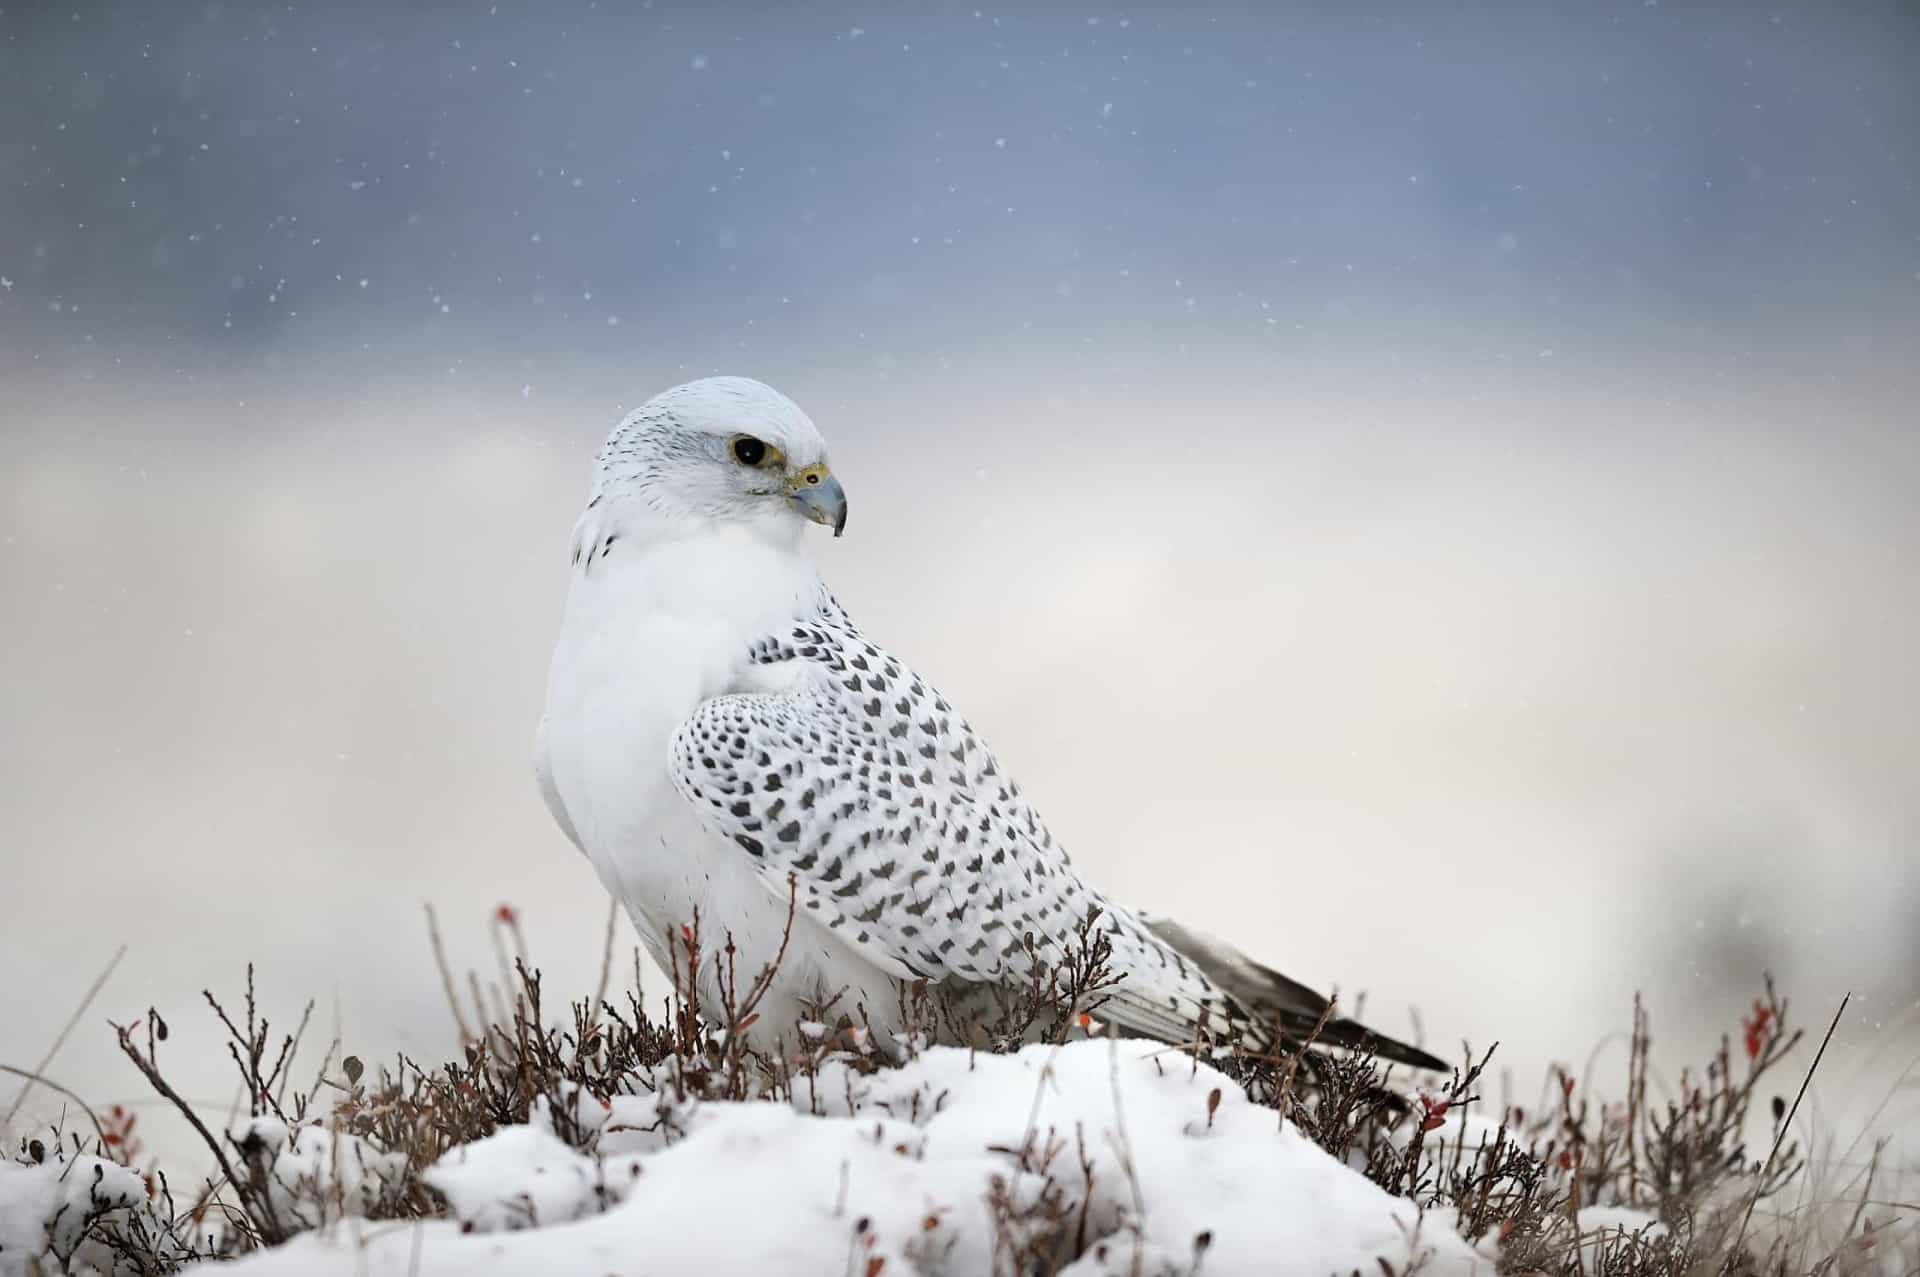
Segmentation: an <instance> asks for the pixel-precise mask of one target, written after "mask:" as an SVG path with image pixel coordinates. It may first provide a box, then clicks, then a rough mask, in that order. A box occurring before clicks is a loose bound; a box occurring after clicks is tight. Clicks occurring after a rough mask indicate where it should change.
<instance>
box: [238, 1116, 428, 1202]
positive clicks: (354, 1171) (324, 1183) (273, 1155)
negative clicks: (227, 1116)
mask: <svg viewBox="0 0 1920 1277" xmlns="http://www.w3.org/2000/svg"><path fill="white" fill-rule="evenodd" d="M238 1138H239V1140H240V1147H241V1149H242V1150H243V1154H244V1156H246V1157H248V1158H249V1159H252V1158H269V1159H271V1166H272V1174H271V1175H269V1176H268V1177H267V1196H268V1198H269V1200H270V1202H271V1204H272V1206H273V1210H274V1213H275V1215H276V1216H277V1217H278V1219H279V1220H280V1222H281V1223H282V1225H283V1226H286V1227H289V1228H291V1227H295V1226H298V1227H304V1228H315V1227H318V1226H320V1225H322V1224H327V1223H331V1222H333V1221H335V1220H337V1219H339V1218H341V1217H343V1216H358V1215H367V1214H370V1213H371V1212H372V1211H373V1210H374V1208H375V1207H377V1206H379V1205H380V1204H381V1203H382V1202H383V1201H385V1200H386V1198H387V1197H388V1196H390V1195H391V1194H394V1193H396V1192H398V1191H399V1190H400V1188H401V1184H402V1180H403V1178H404V1177H405V1175H406V1171H407V1159H406V1156H405V1155H404V1154H401V1153H381V1152H377V1151H375V1149H374V1148H373V1147H372V1146H371V1145H369V1144H367V1143H366V1142H365V1141H363V1140H361V1139H359V1138H357V1137H355V1136H352V1135H348V1134H345V1133H336V1132H334V1131H331V1130H328V1129H327V1128H326V1127H325V1126H320V1125H311V1126H302V1127H300V1128H299V1129H297V1130H289V1129H288V1128H287V1125H286V1123H284V1122H282V1121H280V1120H279V1119H277V1118H272V1117H256V1118H254V1119H252V1120H251V1121H250V1122H248V1123H247V1124H246V1125H245V1127H243V1128H242V1131H241V1134H240V1135H239V1137H238Z"/></svg>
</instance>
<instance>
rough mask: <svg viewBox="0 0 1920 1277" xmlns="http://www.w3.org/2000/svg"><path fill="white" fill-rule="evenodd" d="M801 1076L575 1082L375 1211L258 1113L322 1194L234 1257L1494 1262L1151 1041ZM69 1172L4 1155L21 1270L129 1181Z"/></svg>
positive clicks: (413, 1269)
mask: <svg viewBox="0 0 1920 1277" xmlns="http://www.w3.org/2000/svg"><path fill="white" fill-rule="evenodd" d="M797 1092H798V1093H797V1094H796V1095H795V1096H794V1098H793V1102H792V1103H791V1104H790V1105H788V1104H775V1103H719V1102H707V1103H698V1102H679V1101H675V1100H674V1099H673V1097H672V1096H671V1095H670V1094H669V1093H668V1092H666V1091H660V1092H655V1093H651V1094H644V1095H637V1096H623V1097H619V1098H617V1099H615V1100H614V1101H613V1102H612V1104H611V1105H610V1106H602V1105H601V1104H600V1102H599V1101H596V1100H593V1099H591V1098H589V1097H585V1096H581V1097H579V1099H578V1100H577V1101H576V1106H577V1108H578V1110H579V1116H580V1117H581V1119H582V1122H581V1126H582V1128H583V1129H584V1130H586V1131H587V1132H588V1138H587V1139H586V1141H585V1147H584V1148H576V1147H574V1146H573V1145H571V1144H569V1143H567V1142H566V1141H563V1140H562V1139H560V1138H559V1137H558V1136H557V1135H556V1134H555V1133H554V1124H553V1122H552V1121H551V1115H550V1114H548V1113H546V1112H545V1111H537V1112H536V1114H535V1120H534V1121H533V1122H531V1123H529V1124H528V1125H525V1126H515V1127H509V1128H506V1129H503V1130H500V1131H499V1132H497V1133H495V1134H494V1135H492V1136H491V1137H489V1138H487V1139H484V1140H481V1141H479V1142H477V1143H474V1144H471V1145H468V1146H465V1147H462V1148H456V1149H454V1150H453V1151H451V1152H450V1153H448V1154H447V1155H446V1156H445V1157H444V1158H442V1159H441V1160H440V1162H439V1163H438V1164H437V1165H436V1166H434V1167H433V1168H432V1169H431V1170H429V1171H428V1172H427V1174H426V1176H425V1178H426V1181H427V1183H428V1184H430V1185H431V1186H432V1187H433V1188H434V1189H435V1190H436V1191H437V1192H439V1193H440V1194H441V1195H442V1196H444V1197H445V1199H446V1200H447V1203H448V1205H449V1208H450V1215H451V1218H449V1219H446V1220H437V1221H433V1222H428V1223H412V1222H393V1223H387V1222H377V1221H370V1220H368V1219H366V1218H365V1213H366V1211H367V1209H369V1208H370V1207H372V1206H373V1205H375V1204H376V1203H377V1202H378V1200H379V1194H380V1192H381V1191H383V1185H384V1184H386V1183H387V1182H389V1179H390V1176H389V1170H390V1168H389V1167H387V1166H386V1165H385V1164H384V1163H381V1162H377V1161H373V1160H370V1155H369V1154H368V1153H367V1151H366V1150H365V1149H363V1148H361V1147H359V1146H358V1144H357V1142H356V1141H354V1140H352V1139H351V1137H340V1138H337V1139H335V1138H332V1137H330V1136H329V1135H328V1133H327V1132H325V1131H320V1130H313V1129H308V1130H304V1131H300V1132H294V1133H289V1132H287V1131H285V1130H284V1129H283V1128H276V1129H274V1130H270V1131H264V1132H260V1134H261V1135H262V1138H263V1140H264V1141H265V1144H264V1147H265V1148H266V1149H267V1150H268V1153H263V1154H261V1155H269V1153H270V1155H272V1156H275V1158H276V1162H275V1170H276V1177H277V1178H279V1179H281V1180H284V1181H286V1182H287V1184H288V1185H290V1186H291V1187H292V1189H293V1197H294V1198H300V1197H305V1198H307V1199H308V1200H310V1201H318V1202H328V1201H330V1202H332V1203H333V1205H332V1206H331V1207H327V1206H321V1207H318V1208H312V1207H310V1208H308V1211H307V1214H308V1216H309V1217H310V1218H311V1219H312V1220H313V1222H317V1223H318V1224H319V1226H318V1227H317V1228H314V1229H312V1230H311V1231H308V1232H305V1233H303V1234H302V1235H301V1236H299V1237H297V1238H296V1239H295V1240H293V1241H291V1242H289V1243H287V1244H286V1245H283V1246H280V1247H278V1248H276V1249H273V1250H269V1251H264V1252H261V1253H258V1254H256V1255H254V1256H252V1257H250V1258H248V1259H246V1260H244V1261H242V1262H241V1263H240V1265H239V1266H238V1271H240V1272H244V1273H302V1274H306V1273H313V1274H329V1273H340V1274H349V1273H352V1274H361V1273H366V1274H385V1273H392V1274H396V1275H398V1274H425V1275H432V1274H486V1273H501V1274H505V1273H530V1272H540V1273H556V1274H557V1273H593V1274H600V1273H608V1272H635V1271H642V1272H660V1273H680V1272H696V1271H697V1272H701V1273H710V1274H713V1273H743V1274H744V1273H771V1272H779V1273H793V1274H811V1273H819V1274H833V1275H834V1277H841V1275H842V1274H848V1273H853V1274H859V1275H861V1277H882V1275H883V1274H956V1275H957V1274H985V1273H993V1272H1007V1271H1013V1270H1014V1266H1015V1264H1016V1256H1018V1255H1020V1254H1023V1253H1024V1254H1027V1255H1034V1254H1038V1253H1041V1252H1048V1253H1052V1254H1055V1255H1071V1254H1073V1253H1075V1252H1077V1253H1078V1254H1079V1258H1078V1259H1077V1260H1076V1261H1074V1262H1073V1263H1072V1265H1071V1266H1070V1267H1068V1268H1066V1269H1065V1270H1064V1271H1067V1272H1071V1273H1075V1274H1081V1275H1082V1277H1085V1275H1088V1274H1096V1273H1114V1274H1121V1273H1126V1274H1132V1273H1142V1274H1189V1273H1200V1272H1204V1273H1208V1274H1234V1273H1265V1274H1302V1275H1303V1277H1307V1275H1311V1277H1325V1275H1326V1274H1332V1273H1346V1272H1351V1271H1355V1270H1358V1271H1362V1272H1367V1273H1378V1272H1381V1271H1391V1272H1394V1273H1405V1272H1407V1271H1409V1269H1411V1268H1413V1267H1414V1266H1415V1265H1419V1266H1420V1270H1421V1271H1422V1272H1424V1273H1428V1274H1433V1275H1434V1277H1450V1275H1453V1274H1470V1273H1491V1272H1492V1270H1493V1266H1494V1265H1493V1261H1494V1258H1495V1257H1494V1255H1493V1254H1492V1253H1491V1252H1490V1251H1489V1252H1487V1253H1480V1252H1476V1251H1475V1250H1474V1249H1473V1248H1472V1247H1470V1246H1469V1245H1468V1244H1467V1243H1466V1242H1465V1241H1463V1240H1462V1239H1461V1238H1460V1237H1459V1236H1458V1235H1457V1233H1456V1232H1455V1229H1454V1221H1453V1220H1452V1219H1451V1218H1450V1217H1448V1216H1447V1215H1446V1214H1444V1213H1441V1212H1433V1213H1429V1214H1428V1215H1426V1216H1425V1217H1422V1216H1421V1215H1420V1213H1419V1212H1418V1211H1417V1210H1416V1209H1415V1208H1414V1206H1413V1204H1412V1203H1410V1202H1408V1201H1406V1200H1403V1199H1399V1198H1395V1197H1392V1196H1390V1195H1389V1194H1387V1193H1386V1192H1384V1191H1382V1190H1381V1189H1380V1188H1378V1187H1376V1186H1375V1185H1374V1184H1372V1183H1371V1182H1370V1181H1368V1180H1367V1179H1366V1178H1365V1177H1363V1176H1362V1175H1360V1174H1358V1173H1357V1172H1355V1171H1354V1170H1351V1169H1349V1168H1348V1167H1347V1166H1345V1165H1343V1164H1341V1163H1340V1162H1338V1161H1336V1160H1335V1159H1334V1158H1332V1157H1330V1156H1328V1155H1327V1154H1326V1153H1325V1152H1323V1151H1322V1150H1321V1149H1320V1148H1318V1147H1317V1146H1316V1145H1314V1144H1313V1143H1312V1142H1311V1141H1309V1140H1308V1139H1307V1138H1306V1137H1304V1136H1303V1135H1301V1134H1300V1133H1299V1132H1298V1131H1296V1130H1294V1129H1293V1128H1292V1127H1290V1126H1286V1125H1283V1124H1282V1123H1281V1122H1280V1121H1279V1119H1278V1117H1277V1115H1276V1114H1275V1112H1274V1111H1273V1110H1271V1109H1267V1108H1261V1107H1258V1106H1256V1105H1254V1104H1252V1103H1251V1102H1249V1101H1248V1099H1247V1098H1246V1096H1245V1094H1244V1092H1243V1091H1242V1090H1241V1089H1240V1087H1239V1086H1238V1085H1237V1084H1236V1083H1234V1082H1233V1081H1232V1080H1231V1079H1229V1078H1227V1077H1226V1076H1225V1075H1223V1074H1221V1073H1219V1072H1218V1071H1216V1070H1214V1069H1212V1068H1209V1067H1208V1066H1207V1065H1205V1064H1201V1063H1196V1062H1195V1061H1193V1060H1191V1059H1189V1058H1188V1057H1186V1056H1184V1055H1181V1054H1179V1053H1178V1052H1175V1051H1172V1050H1169V1049H1168V1048H1167V1047H1165V1046H1163V1045H1160V1044H1158V1043H1149V1042H1137V1041H1122V1042H1113V1041H1102V1040H1087V1041H1079V1042H1074V1043H1071V1044H1069V1045H1066V1046H1063V1047H1046V1046H1035V1047H1029V1048H1026V1049H1025V1050H1022V1051H1021V1052H1019V1053H1018V1054H1016V1055H991V1054H978V1053H973V1052H968V1051H965V1050H959V1049H951V1048H936V1049H932V1050H929V1051H926V1052H924V1053H923V1054H921V1055H920V1056H919V1057H918V1058H916V1059H915V1060H913V1061H911V1062H910V1063H908V1064H906V1065H905V1066H904V1067H901V1068H899V1069H889V1070H883V1071H881V1072H879V1073H877V1074H873V1075H861V1074H859V1073H857V1072H854V1071H852V1070H850V1069H848V1068H845V1067H844V1066H841V1065H830V1066H829V1067H828V1068H827V1069H826V1070H824V1071H823V1072H822V1073H821V1074H820V1075H819V1077H818V1078H816V1079H813V1080H811V1081H808V1080H804V1079H803V1080H801V1081H800V1082H799V1083H797ZM67 1166H68V1168H69V1169H67V1170H66V1171H65V1176H64V1179H62V1178H61V1174H60V1172H59V1170H58V1169H57V1168H54V1167H51V1166H43V1167H37V1168H21V1167H10V1168H8V1169H6V1170H4V1171H0V1204H4V1205H0V1230H3V1231H0V1246H4V1248H5V1249H4V1250H0V1274H6V1275H7V1277H11V1275H12V1274H15V1273H23V1272H27V1271H30V1270H29V1269H27V1268H26V1267H24V1266H23V1265H24V1264H25V1262H26V1256H27V1255H29V1254H32V1253H36V1252H37V1251H40V1250H44V1249H45V1245H46V1232H45V1221H46V1219H47V1218H49V1217H50V1216H51V1214H52V1212H53V1208H54V1207H55V1206H56V1205H57V1204H58V1203H59V1202H60V1201H64V1200H69V1199H72V1198H73V1196H74V1194H75V1193H77V1192H80V1191H81V1190H80V1187H79V1186H81V1185H84V1184H85V1183H87V1182H88V1181H89V1180H90V1178H91V1177H92V1176H93V1175H94V1174H96V1173H99V1174H102V1175H104V1177H105V1180H104V1182H105V1186H106V1191H108V1192H109V1193H115V1194H119V1195H120V1197H123V1198H124V1197H127V1196H128V1193H129V1192H130V1191H132V1190H137V1189H138V1178H137V1177H134V1176H131V1175H130V1173H128V1172H124V1171H122V1170H120V1169H119V1168H116V1167H113V1166H112V1165H111V1164H106V1166H105V1168H104V1169H101V1168H96V1167H93V1166H92V1165H90V1164H83V1163H82V1162H78V1161H76V1162H70V1163H68V1164H67ZM123 1180H130V1181H131V1185H129V1184H128V1183H123V1182H122V1181H123ZM122 1204H123V1205H124V1204H128V1203H122ZM293 1208H294V1207H293V1204H292V1203H291V1202H289V1203H288V1209H293ZM57 1232H58V1230H57V1229H56V1233H57ZM56 1240H57V1239H56ZM66 1250H67V1251H68V1252H70V1251H71V1245H70V1244H69V1245H67V1247H66ZM80 1258H81V1259H82V1260H85V1259H86V1258H88V1257H87V1256H84V1255H83V1256H81V1257H80ZM1383 1264H1384V1265H1386V1268H1385V1269H1383V1267H1382V1265H1383ZM76 1270H78V1267H77V1266H76Z"/></svg>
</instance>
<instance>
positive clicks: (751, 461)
mask: <svg viewBox="0 0 1920 1277" xmlns="http://www.w3.org/2000/svg"><path fill="white" fill-rule="evenodd" d="M733 459H734V460H735V461H738V462H739V463H740V464H741V465H743V466H757V465H759V464H760V463H761V462H762V461H765V460H766V459H767V445H766V444H764V443H762V442H760V441H759V440H758V439H756V438H754V437H753V436H752V435H740V436H739V437H737V438H736V439H734V441H733Z"/></svg>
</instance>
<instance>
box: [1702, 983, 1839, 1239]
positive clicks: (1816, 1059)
mask: <svg viewBox="0 0 1920 1277" xmlns="http://www.w3.org/2000/svg"><path fill="white" fill-rule="evenodd" d="M1852 999H1853V994H1852V993H1847V994H1845V995H1843V996H1842V997H1841V999H1840V1005H1839V1006H1838V1007H1837V1008H1835V1010H1834V1013H1833V1023H1832V1024H1829V1025H1828V1026H1827V1035H1826V1036H1825V1037H1823V1038H1821V1039H1820V1049H1819V1050H1818V1051H1815V1052H1814V1053H1813V1063H1812V1064H1809V1065H1808V1066H1807V1075H1806V1076H1805V1077H1803V1078H1801V1079H1800V1090H1799V1093H1798V1094H1796V1095H1795V1096H1794V1097H1793V1107H1791V1108H1789V1109H1788V1110H1787V1116H1786V1119H1785V1120H1784V1121H1782V1122H1781V1123H1780V1129H1779V1130H1778V1131H1776V1132H1774V1136H1773V1147H1772V1148H1770V1149H1768V1150H1767V1160H1766V1163H1765V1164H1764V1165H1762V1166H1761V1168H1760V1175H1759V1178H1758V1180H1757V1181H1756V1182H1755V1183H1754V1186H1753V1192H1752V1193H1751V1194H1749V1195H1748V1197H1747V1210H1746V1213H1745V1214H1744V1215H1742V1216H1741V1217H1740V1230H1739V1231H1738V1232H1737V1233H1735V1234H1734V1237H1733V1245H1732V1246H1730V1247H1728V1248H1727V1256H1728V1260H1727V1262H1728V1263H1732V1262H1733V1257H1734V1256H1736V1255H1738V1254H1739V1253H1740V1246H1741V1244H1742V1243H1743V1242H1745V1241H1746V1238H1747V1225H1748V1224H1750V1223H1751V1222H1753V1208H1754V1207H1755V1206H1756V1205H1758V1204H1759V1201H1760V1192H1761V1190H1762V1189H1763V1188H1765V1187H1766V1184H1767V1175H1768V1173H1769V1172H1771V1171H1772V1170H1773V1159H1774V1158H1776V1157H1778V1156H1779V1155H1780V1144H1781V1142H1782V1141H1783V1140H1785V1139H1786V1138H1787V1131H1788V1129H1789V1128H1791V1127H1792V1126H1793V1116H1794V1114H1796V1113H1798V1112H1799V1111H1800V1101H1801V1100H1803V1099H1805V1098H1806V1097H1807V1087H1808V1086H1809V1085H1811V1084H1812V1082H1813V1075H1814V1073H1815V1072H1816V1071H1817V1070H1818V1069H1819V1068H1820V1059H1821V1057H1822V1056H1824V1055H1825V1054H1826V1053H1827V1043H1829V1042H1831V1041H1833V1034H1834V1030H1836V1029H1838V1028H1839V1027H1840V1017H1841V1016H1843V1015H1845V1014H1846V1011H1847V1003H1848V1002H1850V1001H1852Z"/></svg>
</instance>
